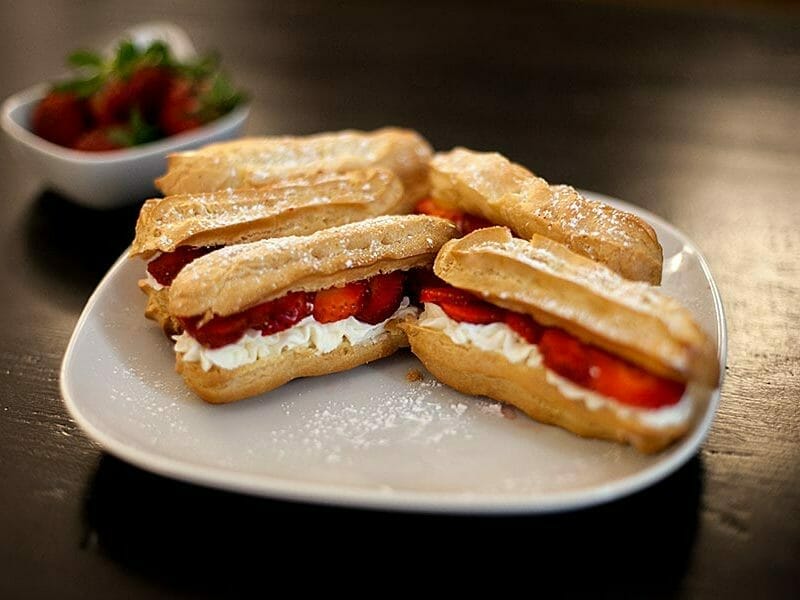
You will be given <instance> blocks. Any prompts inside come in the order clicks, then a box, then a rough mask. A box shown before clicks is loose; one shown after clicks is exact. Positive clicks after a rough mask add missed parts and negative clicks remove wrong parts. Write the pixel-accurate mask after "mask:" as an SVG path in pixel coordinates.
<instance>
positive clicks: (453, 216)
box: [414, 198, 494, 235]
mask: <svg viewBox="0 0 800 600" xmlns="http://www.w3.org/2000/svg"><path fill="white" fill-rule="evenodd" d="M414 212H416V213H417V214H421V215H430V216H431V217H441V218H443V219H448V220H450V221H452V222H453V223H455V224H456V227H458V230H459V231H460V232H461V235H467V234H468V233H472V232H473V231H475V230H476V229H483V228H484V227H491V226H492V225H494V223H492V222H491V221H487V220H486V219H484V218H483V217H478V216H476V215H471V214H469V213H465V212H461V211H460V210H455V209H451V208H445V207H443V206H440V205H439V204H437V203H436V200H434V199H433V198H423V199H422V200H420V201H419V202H418V203H417V205H416V206H415V207H414Z"/></svg>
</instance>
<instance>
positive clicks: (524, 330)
mask: <svg viewBox="0 0 800 600" xmlns="http://www.w3.org/2000/svg"><path fill="white" fill-rule="evenodd" d="M504 321H505V324H506V325H508V326H509V327H510V328H511V329H513V330H514V331H515V332H516V333H518V334H519V335H520V337H522V339H524V340H525V341H526V342H528V343H529V344H538V343H539V340H540V339H541V338H542V326H541V325H539V324H538V323H537V322H536V321H534V320H533V317H531V316H530V315H523V314H520V313H516V312H513V311H510V310H509V311H508V312H506V315H505V319H504Z"/></svg>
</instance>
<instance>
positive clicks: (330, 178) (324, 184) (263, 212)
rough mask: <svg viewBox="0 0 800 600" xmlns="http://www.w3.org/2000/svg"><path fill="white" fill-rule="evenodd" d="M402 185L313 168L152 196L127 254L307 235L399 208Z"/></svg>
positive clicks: (374, 172)
mask: <svg viewBox="0 0 800 600" xmlns="http://www.w3.org/2000/svg"><path fill="white" fill-rule="evenodd" d="M402 198H403V185H402V184H401V183H400V180H399V179H398V178H397V177H396V176H395V175H394V174H393V173H392V172H391V171H388V170H386V169H368V170H363V171H350V172H347V173H312V174H309V175H302V176H294V177H287V178H285V179H282V180H280V181H276V182H273V183H271V184H270V185H266V186H263V187H260V188H253V189H228V190H220V191H217V192H208V193H201V194H177V195H173V196H167V197H166V198H157V199H152V200H148V201H147V202H145V203H144V205H143V206H142V210H141V212H140V213H139V220H138V221H137V223H136V238H135V239H134V240H133V244H132V246H131V250H130V255H131V256H135V255H143V256H144V257H145V258H147V257H148V256H150V255H152V254H154V253H155V252H157V251H160V252H171V251H173V250H174V249H175V248H176V247H178V246H181V245H192V246H220V245H230V244H240V243H244V242H251V241H255V240H259V239H264V238H268V237H283V236H287V235H306V234H309V233H313V232H314V231H318V230H320V229H324V228H326V227H333V226H336V225H344V224H345V223H351V222H353V221H361V220H363V219H367V218H370V217H375V216H379V215H383V214H392V213H395V212H400V211H401V209H402Z"/></svg>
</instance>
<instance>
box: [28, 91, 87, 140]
mask: <svg viewBox="0 0 800 600" xmlns="http://www.w3.org/2000/svg"><path fill="white" fill-rule="evenodd" d="M87 117H88V115H87V111H86V105H85V103H84V101H83V100H81V99H80V98H78V96H76V95H75V94H73V93H71V92H50V93H49V94H47V96H45V97H44V98H43V99H42V101H41V102H39V104H38V105H37V106H36V110H34V111H33V117H32V119H31V126H32V129H33V132H34V133H35V134H36V135H38V136H39V137H42V138H44V139H46V140H47V141H48V142H53V143H54V144H58V145H59V146H72V145H73V144H74V143H75V141H76V140H77V139H78V138H79V137H80V136H81V135H82V134H83V132H84V131H86V128H87V126H88V118H87Z"/></svg>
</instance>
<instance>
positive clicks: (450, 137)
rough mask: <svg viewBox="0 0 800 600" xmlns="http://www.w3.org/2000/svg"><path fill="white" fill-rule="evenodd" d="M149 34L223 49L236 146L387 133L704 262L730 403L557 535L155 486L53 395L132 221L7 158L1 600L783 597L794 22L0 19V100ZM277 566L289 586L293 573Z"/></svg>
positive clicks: (791, 330) (3, 158) (639, 15)
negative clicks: (507, 170) (271, 137)
mask: <svg viewBox="0 0 800 600" xmlns="http://www.w3.org/2000/svg"><path fill="white" fill-rule="evenodd" d="M687 4H688V3H687ZM784 10H791V9H789V8H785V9H784ZM153 18H168V19H171V20H174V21H176V22H178V23H180V24H181V25H183V26H184V27H185V28H186V29H187V30H188V31H189V32H190V33H191V35H192V36H193V37H194V38H195V40H196V41H197V43H198V45H199V46H200V47H204V48H211V47H214V48H218V49H220V50H221V51H222V52H223V53H224V56H225V59H226V62H227V65H228V66H229V68H230V70H231V71H232V72H233V73H235V74H236V76H237V78H238V80H239V81H240V82H241V83H242V84H244V85H245V86H246V87H247V88H248V89H249V90H250V91H251V93H252V98H253V103H254V106H253V117H252V120H251V122H250V125H249V131H250V132H251V133H264V134H267V133H298V134H302V133H310V132H315V131H320V130H334V129H340V128H345V127H357V128H363V129H371V128H375V127H379V126H382V125H384V124H398V125H405V126H409V127H413V128H415V129H418V130H419V131H421V132H423V134H424V135H425V136H426V137H427V138H428V139H429V140H430V141H431V142H432V143H433V144H434V146H436V147H437V148H440V149H446V148H450V147H452V146H453V145H456V144H460V145H465V146H469V147H473V148H477V149H498V150H501V151H502V152H503V153H505V154H506V155H507V156H510V157H512V158H513V159H514V160H516V161H518V162H520V163H523V164H525V165H528V166H529V167H531V168H532V169H533V170H535V171H536V172H537V173H539V174H541V175H543V176H545V177H547V178H548V179H549V180H551V181H556V182H561V181H563V182H569V183H572V184H573V185H575V186H577V187H582V188H585V189H591V190H597V191H601V192H605V193H607V194H610V195H613V196H617V197H620V198H624V199H627V200H629V201H632V202H634V203H638V204H641V205H642V206H645V207H646V208H648V209H649V210H652V211H654V212H656V213H658V214H660V215H662V216H663V217H665V218H666V219H668V220H670V221H671V222H673V223H674V224H675V225H676V226H677V227H679V228H680V229H682V230H683V231H685V232H686V233H687V234H688V235H689V236H690V237H692V238H693V239H694V240H695V241H696V242H697V243H698V244H699V246H700V247H701V248H702V250H703V251H704V252H705V254H706V256H707V258H708V259H709V262H710V264H711V267H712V270H713V273H714V275H715V277H716V279H717V282H718V283H719V286H720V288H721V292H722V296H723V300H724V303H725V308H726V310H727V320H728V328H729V334H730V342H729V352H728V366H727V369H726V378H725V384H724V387H723V393H722V402H721V406H720V409H719V412H718V415H717V419H716V421H715V423H714V425H713V427H712V429H711V433H710V435H709V438H708V440H707V441H706V443H705V444H704V445H703V447H702V449H701V451H700V452H699V454H698V455H697V456H696V457H695V458H694V459H692V460H691V461H690V462H689V463H688V464H687V465H686V466H685V467H684V468H682V469H681V470H680V471H679V472H677V473H676V474H675V475H673V476H671V477H669V478H668V479H667V480H666V481H664V482H662V483H660V484H658V485H656V486H654V487H652V488H651V489H648V490H646V491H644V492H642V493H639V494H636V495H634V496H632V497H629V498H626V499H624V500H621V501H618V502H614V503H612V504H609V505H606V506H601V507H599V508H595V509H592V510H585V511H580V512H576V513H569V514H562V515H557V516H549V517H519V518H456V517H442V516H414V515H402V514H383V513H378V512H360V511H353V510H343V509H334V508H321V507H316V506H303V505H297V504H288V503H282V502H276V501H269V500H263V499H257V498H250V497H245V496H239V495H234V494H228V493H224V492H220V491H214V490H209V489H204V488H199V487H195V486H191V485H187V484H183V483H178V482H175V481H171V480H168V479H164V478H161V477H158V476H155V475H152V474H149V473H147V472H144V471H141V470H139V469H137V468H134V467H132V466H130V465H128V464H125V463H123V462H121V461H119V460H117V459H115V458H112V457H111V456H109V455H107V454H104V453H103V451H102V450H101V449H100V448H99V447H98V446H96V445H95V444H94V443H92V442H90V441H89V440H88V439H87V437H86V436H85V435H84V434H83V433H82V432H81V431H80V430H79V429H78V428H77V427H76V425H75V424H74V423H73V421H72V420H71V419H70V418H69V416H68V415H67V413H66V411H65V408H64V406H63V404H62V401H61V397H60V393H59V387H58V369H59V365H60V361H61V358H62V355H63V352H64V349H65V347H66V344H67V340H68V338H69V335H70V333H71V331H72V329H73V326H74V325H75V322H76V320H77V318H78V315H79V313H80V311H81V308H82V306H83V304H84V302H85V300H86V298H87V297H88V296H89V294H90V292H91V291H92V289H93V288H94V287H95V285H96V284H97V282H98V281H99V279H100V277H101V276H102V275H103V273H104V272H105V271H106V269H107V268H108V267H109V265H110V264H111V262H112V261H113V260H114V259H115V258H116V256H117V255H118V254H119V253H120V252H121V251H122V250H123V248H125V246H126V245H127V244H128V243H129V242H130V240H131V238H132V232H133V229H132V228H133V224H134V222H135V218H136V212H137V211H136V208H135V207H134V208H130V209H123V210H118V211H113V212H108V213H98V212H93V211H90V210H86V209H82V208H79V207H77V206H75V205H73V204H70V203H69V202H67V201H65V200H64V199H63V198H61V197H59V196H57V195H55V194H53V193H51V192H48V191H46V190H44V189H43V188H42V187H41V182H40V180H39V179H38V178H37V175H36V174H35V173H27V172H22V171H20V170H19V169H18V166H17V164H16V163H15V162H14V161H13V160H12V157H11V155H10V152H9V146H10V144H8V143H7V141H6V140H4V142H3V143H2V145H0V190H2V202H1V203H0V215H1V217H2V218H0V232H2V234H1V235H0V241H2V253H0V290H2V307H3V310H2V311H0V331H2V336H1V337H0V597H4V598H16V597H62V598H63V597H66V598H72V597H103V598H105V597H110V596H114V595H119V596H125V597H139V596H142V597H147V596H171V595H174V594H181V595H185V594H213V593H225V592H231V591H235V590H238V589H241V588H243V587H246V586H250V585H255V586H257V589H259V590H263V592H262V593H263V594H268V593H269V592H270V591H273V590H274V589H275V586H277V585H278V584H280V583H283V582H288V583H291V584H294V585H296V586H298V589H302V590H305V589H306V588H307V587H308V586H309V585H311V586H313V585H314V584H318V585H319V584H321V585H323V586H324V587H325V588H326V589H328V590H341V591H345V592H348V593H352V592H356V591H362V592H367V593H370V594H371V595H375V594H377V593H381V592H383V590H384V589H392V590H395V589H397V590H400V589H401V588H408V589H409V590H415V591H417V592H418V591H419V589H420V586H421V585H422V584H421V578H422V577H423V576H426V577H427V576H429V575H430V576H434V577H435V578H437V579H439V580H441V581H442V583H445V584H446V585H447V587H446V588H444V589H448V590H449V589H451V587H450V586H453V587H452V589H455V588H456V587H457V586H458V585H459V584H461V585H462V586H463V584H467V585H468V586H469V587H470V588H472V586H473V582H474V583H476V584H477V583H481V582H482V583H491V584H492V588H491V589H499V588H500V587H501V586H502V587H506V586H507V585H508V584H509V583H511V582H514V583H517V582H518V583H521V584H522V585H523V586H524V587H525V588H526V589H527V590H528V591H529V592H530V593H533V594H536V592H540V591H541V590H542V589H543V586H548V585H557V586H559V587H560V589H561V591H562V592H565V593H566V592H573V591H577V590H579V589H588V590H590V591H591V593H593V594H599V595H609V596H614V597H619V596H620V595H629V596H633V597H648V596H649V597H653V596H656V597H661V596H681V597H692V598H695V597H709V598H711V597H713V598H717V597H754V596H759V597H764V598H778V597H792V596H793V597H798V594H800V468H798V462H799V461H800V443H798V438H799V437H800V409H799V408H798V406H800V385H799V384H798V375H799V374H800V344H798V342H800V337H799V336H798V334H797V330H798V326H799V325H800V262H799V261H798V255H800V196H799V195H798V194H800V192H798V190H800V136H798V133H799V130H800V20H799V19H798V13H796V12H783V13H781V12H772V13H767V14H761V13H758V12H754V9H742V10H740V11H739V12H731V13H722V12H715V11H711V10H704V11H696V12H695V11H693V10H692V9H689V8H682V9H680V10H668V9H664V8H641V7H640V8H636V7H635V5H634V4H633V3H622V4H619V3H617V4H611V5H604V4H603V3H597V2H589V3H571V2H565V3H555V4H535V5H534V6H533V7H531V8H527V9H522V8H518V7H506V8H501V7H499V6H498V5H497V3H486V4H485V5H484V6H483V7H482V8H478V9H470V10H467V9H464V8H463V7H462V5H461V3H452V4H447V5H437V6H433V5H427V6H424V7H423V6H419V7H417V6H415V5H412V3H404V4H399V5H397V6H393V7H391V6H388V5H384V4H381V3H359V5H351V6H348V7H346V8H334V7H332V6H330V5H329V4H328V3H310V2H301V3H278V2H276V3H255V2H253V3H248V2H225V3H217V2H213V1H211V0H209V1H194V2H179V3H174V5H172V4H171V5H169V6H167V3H162V2H158V1H154V0H140V1H138V2H121V1H119V0H114V1H109V2H103V3H88V2H86V3H81V2H73V3H66V2H64V3H51V2H33V1H31V2H25V3H17V4H15V5H14V6H13V7H12V6H10V5H9V4H5V5H3V6H2V7H0V50H1V51H2V56H3V60H2V63H1V64H0V96H2V97H5V96H8V95H9V94H11V93H13V92H14V91H17V90H18V89H22V88H23V87H26V86H28V85H30V84H32V83H35V82H37V81H40V80H43V79H46V78H48V77H49V76H52V75H53V74H55V73H57V72H58V71H59V69H60V64H61V62H62V60H63V55H64V53H65V52H66V51H67V50H68V49H71V48H72V47H74V46H76V45H97V44H100V43H102V42H104V41H105V39H106V36H107V35H110V34H111V33H112V32H115V31H118V30H121V29H123V28H124V27H127V26H129V25H131V24H134V23H137V22H142V21H146V20H150V19H153ZM512 544H513V546H512ZM512 548H513V549H512ZM294 565H297V566H299V567H301V568H302V569H303V572H305V573H307V575H305V576H302V577H301V578H299V579H294V578H292V577H289V575H288V570H289V569H290V568H291V567H292V566H294ZM366 574H370V575H377V576H378V578H379V580H383V581H384V582H385V584H384V586H382V587H381V588H379V589H374V588H371V587H369V586H366V585H364V576H365V575H366Z"/></svg>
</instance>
